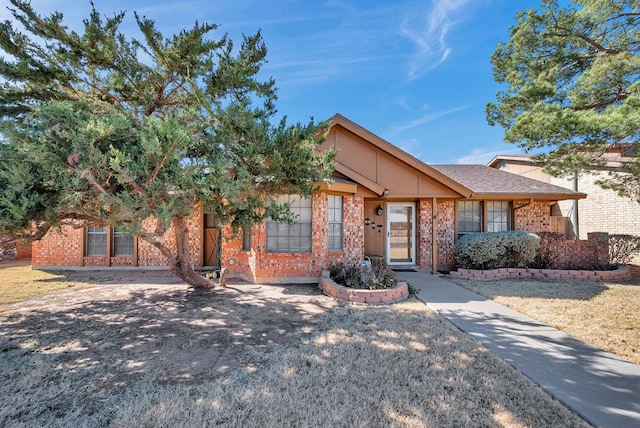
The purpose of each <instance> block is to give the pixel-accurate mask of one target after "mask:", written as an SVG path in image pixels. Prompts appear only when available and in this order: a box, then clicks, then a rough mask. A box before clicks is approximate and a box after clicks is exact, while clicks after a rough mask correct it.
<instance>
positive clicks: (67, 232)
mask: <svg viewBox="0 0 640 428" xmlns="http://www.w3.org/2000/svg"><path fill="white" fill-rule="evenodd" d="M83 234H84V229H83V228H81V227H80V228H74V227H71V226H63V227H61V228H60V229H59V230H51V231H50V232H49V233H47V234H46V235H45V236H44V237H43V238H42V239H40V240H38V241H35V242H33V244H32V256H31V265H32V266H35V267H44V266H82V256H83V254H82V251H83V248H82V242H83V239H82V237H83Z"/></svg>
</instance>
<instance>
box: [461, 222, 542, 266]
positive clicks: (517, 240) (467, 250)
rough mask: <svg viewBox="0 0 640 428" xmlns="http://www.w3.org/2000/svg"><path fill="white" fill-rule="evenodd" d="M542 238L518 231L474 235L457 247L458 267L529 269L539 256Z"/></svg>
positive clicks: (469, 235) (465, 236) (465, 237)
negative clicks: (537, 252)
mask: <svg viewBox="0 0 640 428" xmlns="http://www.w3.org/2000/svg"><path fill="white" fill-rule="evenodd" d="M539 245H540V238H539V237H538V236H537V235H534V234H533V233H527V232H521V231H516V230H510V231H504V232H482V233H470V234H467V235H464V236H462V237H461V238H460V239H459V240H458V242H456V244H455V245H454V247H453V256H454V258H455V261H456V266H457V267H458V268H463V269H495V268H500V267H525V266H528V265H529V264H530V263H531V262H532V261H533V259H534V258H535V256H536V251H537V249H538V247H539Z"/></svg>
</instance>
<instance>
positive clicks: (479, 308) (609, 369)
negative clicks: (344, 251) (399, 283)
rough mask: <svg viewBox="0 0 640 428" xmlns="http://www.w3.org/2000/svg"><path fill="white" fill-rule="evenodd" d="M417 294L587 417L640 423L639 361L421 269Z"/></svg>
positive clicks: (610, 423) (413, 280)
mask: <svg viewBox="0 0 640 428" xmlns="http://www.w3.org/2000/svg"><path fill="white" fill-rule="evenodd" d="M398 277H399V278H401V279H403V280H406V281H407V282H409V284H411V285H412V286H413V287H415V288H416V289H418V298H419V299H420V300H422V301H423V302H425V303H426V304H427V305H428V306H429V307H430V308H432V309H434V310H435V311H437V312H438V313H440V314H441V315H443V316H444V317H445V318H447V319H448V320H449V321H451V322H452V323H453V324H455V325H456V326H457V327H458V328H460V329H461V330H462V331H464V332H466V333H468V334H469V335H471V336H472V337H474V338H475V339H476V340H478V341H479V342H481V343H482V344H484V345H485V346H487V347H488V348H489V349H491V350H492V351H494V352H495V353H497V354H498V355H500V356H501V357H502V358H503V359H505V360H506V361H507V362H508V363H509V364H511V365H512V366H513V367H515V368H517V369H518V370H520V371H521V372H523V373H524V374H525V375H527V376H528V377H529V378H531V379H533V381H535V382H536V383H538V384H539V385H540V386H541V387H542V388H544V389H545V390H546V391H547V392H549V393H550V394H551V395H553V396H554V397H556V398H557V399H558V400H560V401H561V402H563V403H564V404H565V405H567V406H568V407H570V408H571V409H573V410H574V411H576V412H577V413H578V414H580V415H581V416H582V417H583V418H584V419H586V420H587V421H589V422H590V423H592V424H594V425H596V426H601V427H640V366H639V365H636V364H633V363H631V362H629V361H626V360H623V359H622V358H620V357H617V356H615V355H613V354H610V353H608V352H605V351H603V350H601V349H599V348H596V347H594V346H591V345H588V344H586V343H584V342H582V341H580V340H577V339H575V338H573V337H571V336H569V335H567V334H565V333H563V332H561V331H559V330H557V329H555V328H551V327H549V326H547V325H544V324H542V323H540V322H538V321H536V320H534V319H532V318H529V317H527V316H525V315H522V314H520V313H518V312H515V311H513V310H511V309H509V308H507V307H505V306H502V305H500V304H497V303H495V302H493V301H492V300H489V299H487V298H485V297H483V296H480V295H479V294H476V293H473V292H471V291H469V290H467V289H465V288H462V287H459V286H457V285H455V284H453V283H451V282H449V281H446V280H444V279H442V278H440V277H437V276H434V275H431V274H429V273H425V272H415V273H414V272H398Z"/></svg>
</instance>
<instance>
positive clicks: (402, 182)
mask: <svg viewBox="0 0 640 428" xmlns="http://www.w3.org/2000/svg"><path fill="white" fill-rule="evenodd" d="M328 148H334V149H336V150H337V152H338V153H337V155H336V160H337V161H338V162H340V163H342V164H344V165H345V166H347V167H349V168H351V169H352V170H354V171H356V172H357V173H359V174H361V175H362V176H364V177H366V178H367V179H369V180H371V181H373V182H375V183H377V184H379V185H380V186H382V187H384V188H385V189H387V190H388V193H387V195H386V196H387V197H388V198H425V197H434V196H435V197H439V198H443V197H444V198H446V197H453V198H456V197H459V196H460V195H458V194H457V193H455V192H453V191H452V190H451V189H449V188H448V187H446V186H444V185H443V184H441V183H439V182H438V181H436V180H434V179H433V178H431V177H429V176H427V175H425V174H424V173H422V172H420V171H418V170H416V169H414V168H413V167H411V166H408V165H407V164H406V163H404V162H402V161H401V160H399V159H397V158H396V157H394V156H392V155H390V154H389V153H387V152H385V151H384V150H381V149H379V148H378V147H376V146H374V145H373V144H371V143H369V142H368V141H366V140H365V139H363V138H361V137H359V136H358V135H355V134H354V133H352V132H350V131H348V130H346V129H344V128H342V127H340V126H334V127H332V128H331V131H330V132H329V135H328V137H327V140H326V141H325V142H324V144H323V145H322V146H321V147H320V149H321V150H322V149H328Z"/></svg>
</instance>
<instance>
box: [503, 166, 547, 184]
mask: <svg viewBox="0 0 640 428" xmlns="http://www.w3.org/2000/svg"><path fill="white" fill-rule="evenodd" d="M497 169H501V170H503V171H507V172H510V173H512V174H516V175H521V176H523V177H528V178H533V179H534V180H539V181H542V182H544V183H550V180H549V174H547V173H546V172H544V171H543V170H542V168H541V167H539V166H536V165H532V164H531V163H524V162H515V161H505V162H504V163H503V164H502V165H500V166H499V167H497Z"/></svg>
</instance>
